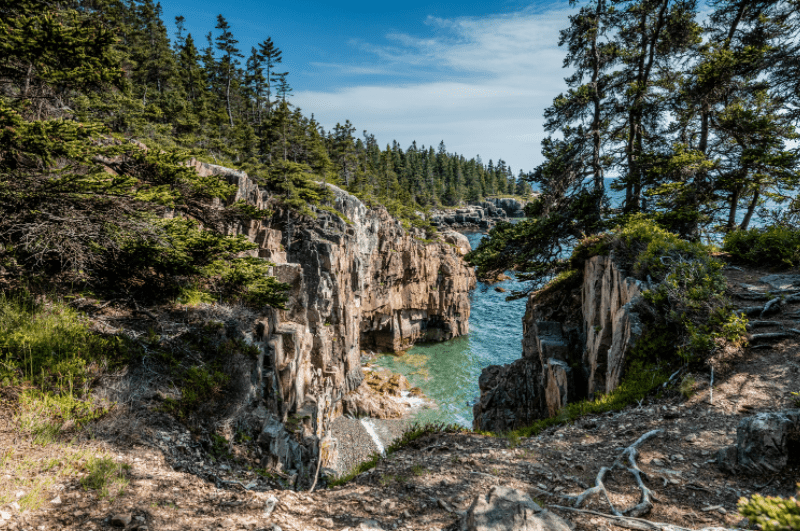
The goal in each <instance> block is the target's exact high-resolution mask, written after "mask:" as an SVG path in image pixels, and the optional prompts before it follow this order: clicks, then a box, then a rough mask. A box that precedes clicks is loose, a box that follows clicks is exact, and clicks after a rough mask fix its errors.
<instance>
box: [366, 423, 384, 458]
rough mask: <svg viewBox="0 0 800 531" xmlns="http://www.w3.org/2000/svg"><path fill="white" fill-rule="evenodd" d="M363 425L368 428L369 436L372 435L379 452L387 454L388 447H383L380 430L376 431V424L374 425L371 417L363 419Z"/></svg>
mask: <svg viewBox="0 0 800 531" xmlns="http://www.w3.org/2000/svg"><path fill="white" fill-rule="evenodd" d="M361 425H362V426H364V429H365V430H367V433H369V436H370V437H372V440H373V441H374V442H375V446H377V447H378V452H380V454H381V455H386V448H384V447H383V443H382V442H381V438H380V437H378V432H376V431H375V426H373V424H372V421H371V420H370V419H361Z"/></svg>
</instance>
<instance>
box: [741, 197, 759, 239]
mask: <svg viewBox="0 0 800 531" xmlns="http://www.w3.org/2000/svg"><path fill="white" fill-rule="evenodd" d="M760 195H761V190H756V191H755V192H754V193H753V200H752V201H750V205H748V207H747V213H746V214H745V215H744V219H743V220H742V224H741V225H740V226H739V228H740V229H742V230H747V227H748V226H749V225H750V219H751V218H752V217H753V212H755V210H756V206H758V198H759V197H760Z"/></svg>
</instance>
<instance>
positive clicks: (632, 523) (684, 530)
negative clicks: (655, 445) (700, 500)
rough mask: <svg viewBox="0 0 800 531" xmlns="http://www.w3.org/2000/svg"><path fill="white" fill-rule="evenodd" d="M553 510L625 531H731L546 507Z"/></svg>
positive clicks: (569, 508) (552, 506) (559, 506)
mask: <svg viewBox="0 0 800 531" xmlns="http://www.w3.org/2000/svg"><path fill="white" fill-rule="evenodd" d="M548 507H550V508H553V509H560V510H562V511H569V512H573V513H582V514H591V515H593V516H599V517H601V518H607V519H609V520H611V521H612V522H613V524H614V525H616V526H619V527H624V528H625V529H636V530H637V531H638V530H641V531H731V530H730V529H729V528H727V527H704V528H703V529H696V530H695V529H690V528H688V527H681V526H678V525H673V524H662V523H659V522H651V521H649V520H643V519H641V518H634V517H630V516H619V515H611V514H605V513H599V512H597V511H589V510H586V509H576V508H574V507H564V506H563V505H548Z"/></svg>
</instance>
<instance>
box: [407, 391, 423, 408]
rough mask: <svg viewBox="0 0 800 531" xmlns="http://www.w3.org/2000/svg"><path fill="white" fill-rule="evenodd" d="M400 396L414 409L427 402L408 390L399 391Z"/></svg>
mask: <svg viewBox="0 0 800 531" xmlns="http://www.w3.org/2000/svg"><path fill="white" fill-rule="evenodd" d="M400 398H401V400H402V401H403V402H404V403H406V404H408V405H409V406H411V407H412V408H414V409H416V408H418V407H422V406H424V405H426V404H427V403H428V401H427V400H425V399H424V398H420V397H418V396H414V395H412V394H411V393H409V392H408V391H402V392H401V393H400Z"/></svg>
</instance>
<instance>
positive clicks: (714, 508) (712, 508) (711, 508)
mask: <svg viewBox="0 0 800 531" xmlns="http://www.w3.org/2000/svg"><path fill="white" fill-rule="evenodd" d="M720 509H722V505H709V506H708V507H703V508H702V509H700V510H701V511H703V512H704V513H710V512H711V511H719V510H720ZM722 510H723V511H724V510H725V509H722Z"/></svg>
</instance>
